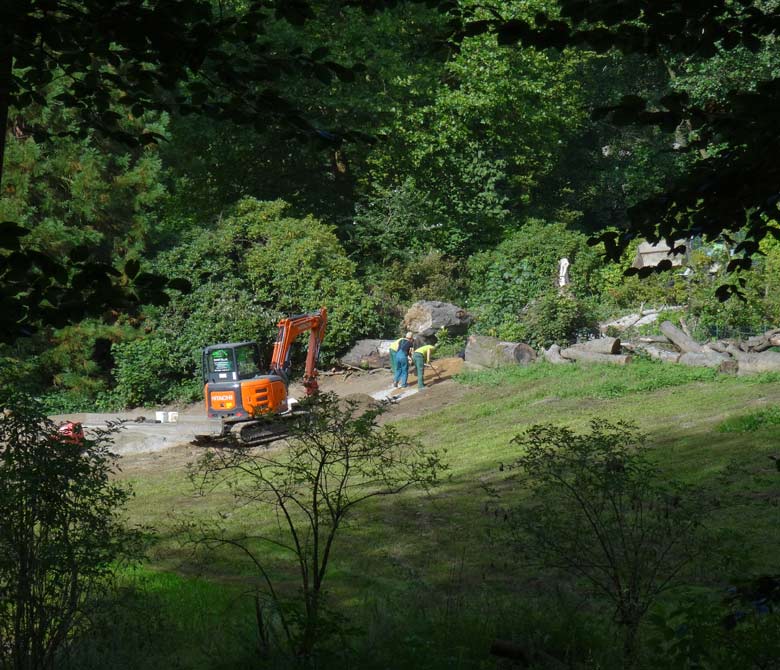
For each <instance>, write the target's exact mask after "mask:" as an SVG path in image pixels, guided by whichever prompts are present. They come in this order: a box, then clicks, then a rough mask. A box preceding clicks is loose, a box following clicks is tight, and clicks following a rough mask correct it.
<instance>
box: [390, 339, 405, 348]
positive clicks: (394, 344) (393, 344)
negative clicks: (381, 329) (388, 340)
mask: <svg viewBox="0 0 780 670" xmlns="http://www.w3.org/2000/svg"><path fill="white" fill-rule="evenodd" d="M402 339H403V338H402V337H399V338H398V339H397V340H396V341H395V342H393V343H392V344H391V345H390V351H398V345H399V344H401V340H402Z"/></svg>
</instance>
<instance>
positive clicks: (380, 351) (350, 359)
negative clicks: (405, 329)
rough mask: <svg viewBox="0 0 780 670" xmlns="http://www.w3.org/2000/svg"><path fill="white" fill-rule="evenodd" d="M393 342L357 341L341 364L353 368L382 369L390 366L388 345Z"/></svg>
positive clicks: (342, 358) (344, 356) (343, 357)
mask: <svg viewBox="0 0 780 670" xmlns="http://www.w3.org/2000/svg"><path fill="white" fill-rule="evenodd" d="M394 341H395V340H358V341H357V342H355V346H353V347H352V348H351V349H350V350H349V351H348V352H347V353H346V354H344V355H343V356H342V357H341V359H340V360H341V363H343V364H344V365H351V366H352V367H355V368H365V369H374V368H383V367H387V366H388V365H390V345H391V344H392V343H393V342H394Z"/></svg>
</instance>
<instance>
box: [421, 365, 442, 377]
mask: <svg viewBox="0 0 780 670" xmlns="http://www.w3.org/2000/svg"><path fill="white" fill-rule="evenodd" d="M424 367H426V368H430V369H431V370H433V371H434V372H435V373H436V376H437V377H438V378H439V379H442V376H441V375H440V374H439V371H438V370H437V369H436V368H435V367H433V363H426V364H425V365H424Z"/></svg>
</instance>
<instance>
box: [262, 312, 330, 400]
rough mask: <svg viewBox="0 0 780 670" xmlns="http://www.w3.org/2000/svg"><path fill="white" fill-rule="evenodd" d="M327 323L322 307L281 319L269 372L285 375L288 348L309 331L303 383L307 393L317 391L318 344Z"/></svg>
mask: <svg viewBox="0 0 780 670" xmlns="http://www.w3.org/2000/svg"><path fill="white" fill-rule="evenodd" d="M327 324H328V311H327V310H326V309H325V308H324V307H322V308H320V311H319V312H316V313H314V314H299V315H297V316H291V317H287V318H284V319H281V320H280V321H279V323H278V324H277V326H278V327H279V334H278V335H277V336H276V343H275V344H274V351H273V354H272V356H271V373H272V374H276V375H280V376H287V375H288V373H289V370H290V349H291V347H292V344H293V342H295V340H296V339H297V338H298V336H299V335H301V333H305V332H306V331H310V333H309V351H308V353H307V354H306V368H305V370H304V373H303V385H304V387H305V389H306V394H307V395H313V394H315V393H317V389H318V384H317V360H318V358H319V355H320V345H321V344H322V340H323V338H324V337H325V327H326V326H327Z"/></svg>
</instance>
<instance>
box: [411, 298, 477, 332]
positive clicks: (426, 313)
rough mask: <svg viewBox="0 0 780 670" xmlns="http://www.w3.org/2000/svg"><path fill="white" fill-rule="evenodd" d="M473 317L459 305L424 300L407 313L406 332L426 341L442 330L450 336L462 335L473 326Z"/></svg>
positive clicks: (415, 304)
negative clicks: (444, 329)
mask: <svg viewBox="0 0 780 670" xmlns="http://www.w3.org/2000/svg"><path fill="white" fill-rule="evenodd" d="M471 321H472V318H471V315H470V314H469V313H468V312H467V311H466V310H465V309H462V308H460V307H458V306H457V305H453V304H452V303H450V302H439V301H438V300H422V301H420V302H416V303H414V305H412V306H411V307H410V308H409V311H407V312H406V315H405V316H404V321H403V327H404V330H410V331H412V333H413V334H414V335H415V336H416V337H418V338H420V339H422V340H426V341H430V340H432V339H433V337H434V335H436V333H437V332H438V330H439V329H440V328H446V329H447V332H448V333H449V334H450V335H461V334H462V333H465V332H466V330H468V327H469V325H470V324H471Z"/></svg>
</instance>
